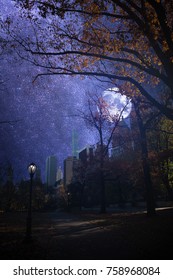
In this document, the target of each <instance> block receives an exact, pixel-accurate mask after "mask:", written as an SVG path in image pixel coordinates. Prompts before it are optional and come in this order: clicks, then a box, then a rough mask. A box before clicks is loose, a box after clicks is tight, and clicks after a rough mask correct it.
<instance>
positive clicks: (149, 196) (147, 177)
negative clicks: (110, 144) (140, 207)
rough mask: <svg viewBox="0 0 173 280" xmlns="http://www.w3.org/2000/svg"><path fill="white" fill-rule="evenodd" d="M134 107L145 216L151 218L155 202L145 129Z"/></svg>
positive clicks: (135, 105) (138, 111)
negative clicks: (139, 145) (144, 199)
mask: <svg viewBox="0 0 173 280" xmlns="http://www.w3.org/2000/svg"><path fill="white" fill-rule="evenodd" d="M134 107H135V112H136V116H137V123H138V127H139V133H140V142H141V152H142V168H143V173H144V183H145V187H146V203H147V214H148V215H149V216H153V215H155V213H156V212H155V201H154V193H153V185H152V180H151V172H150V164H149V159H148V149H147V137H146V129H145V127H144V124H143V120H142V117H141V114H140V110H139V107H138V105H137V104H135V103H134Z"/></svg>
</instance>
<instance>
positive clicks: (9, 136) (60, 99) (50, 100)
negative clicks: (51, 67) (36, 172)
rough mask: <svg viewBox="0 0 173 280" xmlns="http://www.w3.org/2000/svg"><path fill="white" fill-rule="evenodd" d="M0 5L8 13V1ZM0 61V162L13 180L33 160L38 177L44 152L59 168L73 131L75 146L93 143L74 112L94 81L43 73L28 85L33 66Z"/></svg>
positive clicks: (6, 58) (11, 57) (10, 55)
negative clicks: (7, 166) (1, 82)
mask: <svg viewBox="0 0 173 280" xmlns="http://www.w3.org/2000/svg"><path fill="white" fill-rule="evenodd" d="M0 6H1V18H2V17H3V18H5V17H6V16H7V15H10V13H11V14H13V16H14V12H13V6H12V5H11V1H2V0H0ZM15 18H16V20H17V16H16V11H15ZM19 23H20V21H19ZM21 24H22V25H23V24H24V22H21ZM26 32H28V29H27V28H26ZM0 59H1V63H0V79H1V81H3V85H1V89H0V107H1V108H0V121H1V122H4V121H12V122H11V123H10V124H9V123H3V124H0V135H1V136H0V166H1V167H3V166H6V165H7V164H8V163H11V164H12V166H13V169H14V178H15V180H16V181H20V180H21V179H27V178H28V174H27V166H28V164H29V163H30V162H35V163H36V165H38V167H39V168H40V169H41V174H42V179H43V181H44V179H45V162H46V158H47V156H49V155H56V156H57V160H58V165H60V166H62V164H63V160H64V158H66V157H67V156H70V155H72V131H73V129H75V130H76V131H77V133H78V147H79V149H81V148H83V147H84V146H85V145H86V144H93V143H95V142H96V141H97V139H96V135H95V134H94V132H93V131H90V130H89V129H87V127H86V125H85V123H84V121H83V120H82V119H81V118H80V117H75V116H74V115H76V114H78V110H83V108H84V106H85V104H86V93H87V92H88V91H90V92H91V91H94V90H98V88H99V89H100V87H98V82H97V81H95V80H91V79H89V78H85V79H81V78H80V77H68V76H54V77H48V76H46V77H41V78H38V79H37V80H36V81H35V82H34V83H33V80H34V77H35V75H36V74H37V73H38V69H36V67H35V66H32V65H31V64H30V63H29V62H26V61H22V60H20V59H17V57H16V55H15V54H14V52H7V53H5V54H3V55H1V56H0Z"/></svg>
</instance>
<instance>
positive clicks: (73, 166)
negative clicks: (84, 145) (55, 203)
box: [64, 157, 79, 186]
mask: <svg viewBox="0 0 173 280" xmlns="http://www.w3.org/2000/svg"><path fill="white" fill-rule="evenodd" d="M78 164H79V160H78V159H77V158H76V157H68V158H66V159H65V160H64V185H65V186H68V185H69V184H71V183H72V181H73V179H74V178H75V175H76V172H77V166H78Z"/></svg>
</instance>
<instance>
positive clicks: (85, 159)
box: [79, 145, 95, 167]
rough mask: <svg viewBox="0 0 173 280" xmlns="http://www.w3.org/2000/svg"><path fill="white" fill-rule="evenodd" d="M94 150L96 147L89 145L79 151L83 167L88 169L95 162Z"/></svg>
mask: <svg viewBox="0 0 173 280" xmlns="http://www.w3.org/2000/svg"><path fill="white" fill-rule="evenodd" d="M94 150H95V147H94V146H93V145H88V146H86V147H85V148H83V149H82V150H80V151H79V159H80V160H81V163H82V164H83V166H85V167H87V166H88V165H89V164H91V163H92V162H93V160H94Z"/></svg>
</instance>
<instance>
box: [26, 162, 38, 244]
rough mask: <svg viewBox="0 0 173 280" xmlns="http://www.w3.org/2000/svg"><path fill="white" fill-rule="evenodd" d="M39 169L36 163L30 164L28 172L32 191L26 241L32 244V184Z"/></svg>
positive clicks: (30, 190)
mask: <svg viewBox="0 0 173 280" xmlns="http://www.w3.org/2000/svg"><path fill="white" fill-rule="evenodd" d="M36 169H37V167H36V165H35V163H30V164H29V166H28V172H29V175H30V189H29V204H28V215H27V219H26V241H28V242H30V241H31V237H32V230H31V228H32V184H33V176H34V174H35V171H36Z"/></svg>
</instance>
